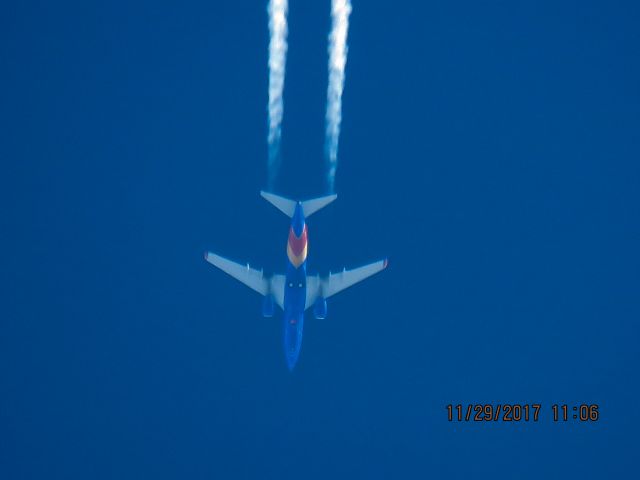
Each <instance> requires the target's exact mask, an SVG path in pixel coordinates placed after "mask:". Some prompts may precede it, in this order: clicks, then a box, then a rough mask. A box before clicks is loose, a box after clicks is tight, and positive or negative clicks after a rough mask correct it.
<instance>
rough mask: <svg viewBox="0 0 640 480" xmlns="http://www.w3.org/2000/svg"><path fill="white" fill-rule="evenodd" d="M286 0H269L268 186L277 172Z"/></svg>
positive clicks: (285, 52)
mask: <svg viewBox="0 0 640 480" xmlns="http://www.w3.org/2000/svg"><path fill="white" fill-rule="evenodd" d="M287 10H288V2H287V0H269V6H268V8H267V11H268V12H269V36H270V40H269V108H268V110H269V133H268V135H267V141H268V143H269V165H268V170H269V187H270V188H273V183H274V181H275V178H276V174H277V173H278V167H279V163H280V132H281V123H282V112H283V106H282V91H283V89H284V73H285V65H286V61H287Z"/></svg>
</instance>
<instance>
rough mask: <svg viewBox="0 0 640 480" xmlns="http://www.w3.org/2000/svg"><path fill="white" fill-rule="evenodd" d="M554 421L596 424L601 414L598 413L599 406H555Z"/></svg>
mask: <svg viewBox="0 0 640 480" xmlns="http://www.w3.org/2000/svg"><path fill="white" fill-rule="evenodd" d="M551 409H552V410H553V421H554V422H558V421H560V420H562V421H565V422H566V421H568V420H571V419H573V420H580V421H581V422H589V421H591V422H596V421H598V419H599V418H600V412H598V405H596V404H593V405H587V404H586V403H583V404H582V405H579V406H574V407H570V406H569V405H566V404H565V405H557V404H556V405H553V406H552V407H551Z"/></svg>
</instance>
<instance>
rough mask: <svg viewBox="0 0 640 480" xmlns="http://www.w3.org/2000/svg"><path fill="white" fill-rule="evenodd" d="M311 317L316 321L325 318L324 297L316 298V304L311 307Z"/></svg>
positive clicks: (325, 301)
mask: <svg viewBox="0 0 640 480" xmlns="http://www.w3.org/2000/svg"><path fill="white" fill-rule="evenodd" d="M313 316H314V317H316V318H317V319H318V320H324V319H325V318H327V299H326V298H324V297H318V299H317V300H316V303H315V304H314V305H313Z"/></svg>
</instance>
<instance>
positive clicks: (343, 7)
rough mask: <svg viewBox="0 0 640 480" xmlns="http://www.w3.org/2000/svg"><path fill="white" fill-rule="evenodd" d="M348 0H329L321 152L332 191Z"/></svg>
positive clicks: (349, 6) (349, 9)
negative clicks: (324, 115)
mask: <svg viewBox="0 0 640 480" xmlns="http://www.w3.org/2000/svg"><path fill="white" fill-rule="evenodd" d="M350 14H351V1H350V0H331V33H330V34H329V87H328V88H327V115H326V131H325V154H326V156H327V162H328V169H329V170H328V174H327V182H328V186H329V191H330V192H333V187H334V183H335V177H336V168H337V166H338V138H339V136H340V121H341V120H342V91H343V89H344V68H345V65H346V63H347V32H348V30H349V15H350Z"/></svg>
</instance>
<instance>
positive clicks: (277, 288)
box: [271, 275, 286, 310]
mask: <svg viewBox="0 0 640 480" xmlns="http://www.w3.org/2000/svg"><path fill="white" fill-rule="evenodd" d="M285 280H286V279H285V276H284V275H274V276H273V277H271V293H272V294H273V299H274V301H275V302H276V305H278V306H279V307H280V308H281V309H282V310H284V282H285Z"/></svg>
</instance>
